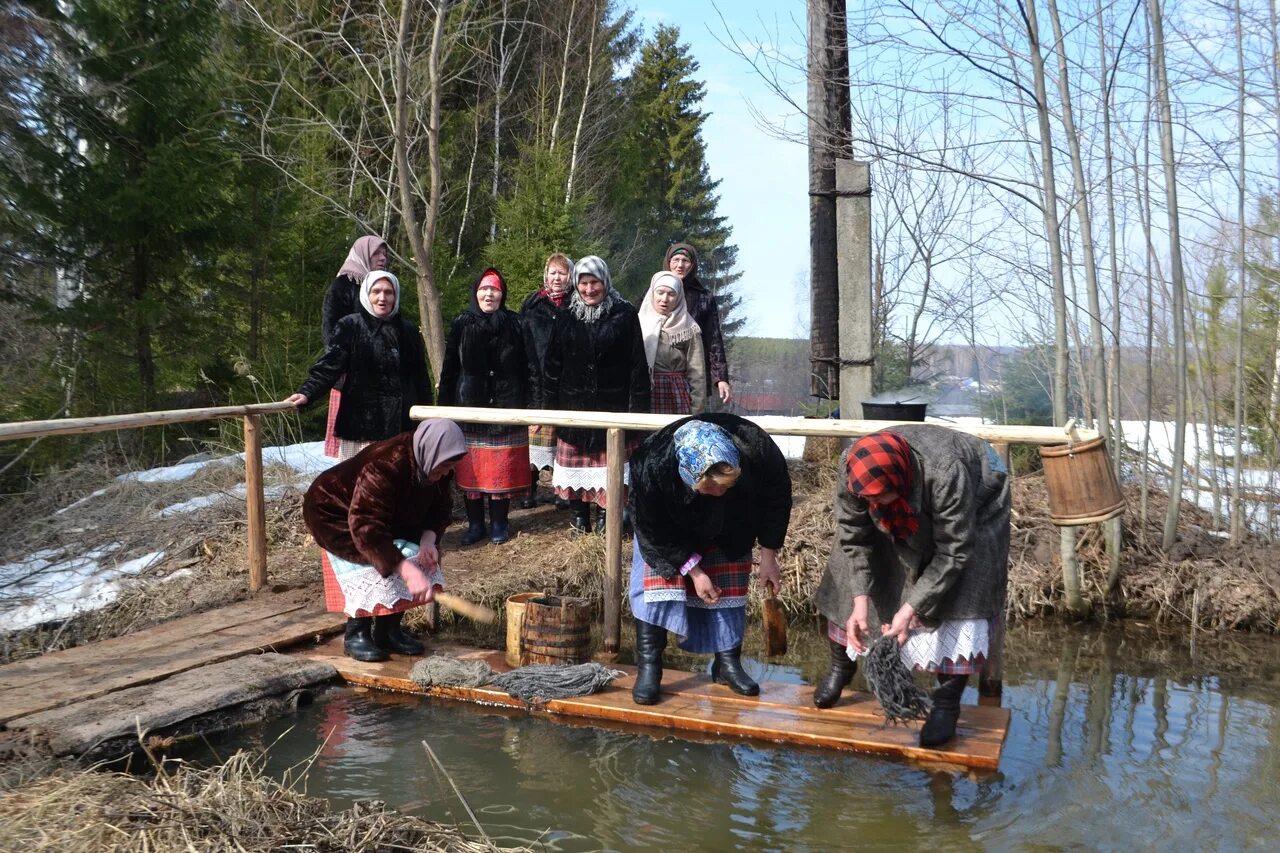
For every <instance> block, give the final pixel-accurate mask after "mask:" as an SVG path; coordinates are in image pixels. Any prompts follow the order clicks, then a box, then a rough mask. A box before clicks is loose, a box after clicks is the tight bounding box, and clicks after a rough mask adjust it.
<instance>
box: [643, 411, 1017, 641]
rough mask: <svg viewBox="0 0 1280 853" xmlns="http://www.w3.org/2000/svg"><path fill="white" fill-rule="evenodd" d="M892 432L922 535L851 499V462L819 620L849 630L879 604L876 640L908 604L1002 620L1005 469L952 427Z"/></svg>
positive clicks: (926, 611)
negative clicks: (900, 446) (864, 609)
mask: <svg viewBox="0 0 1280 853" xmlns="http://www.w3.org/2000/svg"><path fill="white" fill-rule="evenodd" d="M892 431H893V432H895V433H897V434H898V435H900V436H902V437H903V438H904V439H906V441H907V445H908V446H909V447H910V448H911V468H912V478H911V494H910V495H908V496H906V498H907V502H908V503H909V504H910V505H911V508H912V509H913V510H915V512H916V516H917V518H919V520H920V527H919V529H918V530H917V531H916V532H915V533H913V534H912V535H911V536H909V537H907V538H906V539H895V538H893V537H892V536H890V535H889V534H887V533H885V532H884V531H882V530H880V528H878V527H876V525H875V522H874V521H872V519H871V516H870V514H869V513H868V512H867V502H866V501H865V500H864V499H862V498H860V497H858V496H857V495H854V494H852V493H851V492H850V491H849V487H848V482H847V481H848V467H847V464H848V463H847V462H842V464H841V467H840V476H839V478H838V480H839V485H838V486H837V488H836V505H835V512H836V535H835V540H834V541H833V542H832V543H831V556H830V557H829V558H828V560H827V571H826V573H825V574H824V575H823V577H822V582H821V583H820V584H819V585H818V590H817V592H816V593H815V594H814V599H815V602H816V603H817V605H818V611H819V612H820V613H822V615H823V616H826V617H827V618H828V619H830V620H831V621H833V622H835V623H836V624H838V625H844V623H845V622H846V621H847V620H848V618H849V614H850V613H851V612H852V610H853V597H854V596H855V595H869V596H870V597H871V607H870V612H869V620H868V621H869V623H870V628H871V629H872V631H873V635H874V636H878V635H879V632H878V628H879V626H880V625H881V624H886V625H887V624H888V623H889V622H891V621H893V615H894V614H895V613H896V612H897V611H898V608H899V607H901V606H902V605H903V604H904V603H910V604H911V606H912V607H914V608H915V611H916V615H917V616H918V617H919V618H920V620H921V621H923V622H926V623H937V622H941V621H943V620H947V619H982V618H988V617H992V616H999V615H1000V614H1002V613H1003V612H1004V603H1005V583H1006V581H1007V579H1008V574H1009V513H1010V506H1011V504H1010V493H1009V477H1008V475H1007V474H1006V473H1005V471H1004V470H1002V469H1003V467H1004V466H1003V464H1002V463H1001V462H999V458H998V457H997V456H996V454H995V451H994V450H992V449H991V446H990V445H988V444H987V443H986V442H985V441H983V440H982V439H980V438H976V437H974V436H971V435H966V434H965V433H961V432H956V431H955V430H952V429H947V428H946V427H940V426H934V425H932V424H918V425H911V426H895V427H893V430H892ZM846 457H847V454H846ZM633 476H634V475H633Z"/></svg>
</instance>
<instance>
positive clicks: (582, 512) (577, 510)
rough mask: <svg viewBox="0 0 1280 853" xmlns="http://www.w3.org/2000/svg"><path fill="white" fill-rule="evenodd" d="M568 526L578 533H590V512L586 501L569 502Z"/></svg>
mask: <svg viewBox="0 0 1280 853" xmlns="http://www.w3.org/2000/svg"><path fill="white" fill-rule="evenodd" d="M569 526H570V527H572V528H573V529H574V530H575V531H577V532H578V533H590V532H591V510H590V509H588V508H587V504H586V501H569Z"/></svg>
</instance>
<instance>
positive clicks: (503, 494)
mask: <svg viewBox="0 0 1280 853" xmlns="http://www.w3.org/2000/svg"><path fill="white" fill-rule="evenodd" d="M460 426H461V427H462V434H463V436H464V437H465V438H466V440H467V455H466V456H464V457H462V460H461V461H460V462H459V463H458V467H457V473H456V474H455V476H456V477H457V480H458V488H460V489H462V490H463V491H464V492H466V493H467V497H468V498H469V499H471V500H475V499H476V498H482V497H484V496H486V495H488V496H489V497H491V498H496V499H498V500H501V499H503V498H512V497H516V496H517V495H523V494H526V493H527V492H528V491H529V430H528V428H527V427H522V426H515V427H503V428H502V429H501V431H500V432H496V433H495V432H493V427H491V426H489V425H488V424H461V425H460Z"/></svg>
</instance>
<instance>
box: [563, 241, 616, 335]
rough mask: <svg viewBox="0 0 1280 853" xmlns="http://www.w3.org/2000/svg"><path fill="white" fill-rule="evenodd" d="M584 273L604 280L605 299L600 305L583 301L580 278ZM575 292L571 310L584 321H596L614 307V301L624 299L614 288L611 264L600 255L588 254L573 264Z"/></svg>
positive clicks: (570, 304)
mask: <svg viewBox="0 0 1280 853" xmlns="http://www.w3.org/2000/svg"><path fill="white" fill-rule="evenodd" d="M584 275H593V276H595V277H596V278H598V279H600V281H602V282H604V299H602V300H601V301H600V303H599V304H598V305H588V304H587V303H585V302H583V301H582V294H580V293H578V279H579V278H580V277H582V276H584ZM572 286H573V293H572V295H571V296H570V297H569V310H570V311H572V312H573V316H575V317H577V318H578V319H579V320H581V321H582V322H584V323H594V322H595V321H596V320H599V319H600V318H601V317H603V316H604V315H605V314H607V313H609V309H610V308H612V307H613V303H614V302H621V301H623V299H622V295H621V294H620V293H618V291H616V290H614V289H613V278H612V277H611V276H610V275H609V265H608V264H606V263H605V262H604V259H603V258H601V257H599V256H598V255H587V256H586V257H585V258H583V259H582V260H580V261H578V262H577V263H576V264H574V265H573V284H572Z"/></svg>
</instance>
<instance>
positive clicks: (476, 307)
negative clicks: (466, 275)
mask: <svg viewBox="0 0 1280 853" xmlns="http://www.w3.org/2000/svg"><path fill="white" fill-rule="evenodd" d="M481 287H496V288H498V290H499V291H500V292H501V293H502V299H500V300H499V301H498V308H497V310H495V311H494V312H493V313H492V314H486V313H484V309H483V308H481V307H480V288H481ZM506 307H507V283H506V282H505V281H503V280H502V273H500V272H498V271H497V270H496V269H494V268H493V267H489V268H488V269H486V270H485V271H484V272H482V273H480V277H479V278H477V279H476V282H475V284H473V285H471V303H470V304H469V305H468V306H467V310H468V311H470V312H471V313H472V314H474V315H475V319H477V320H478V321H480V322H481V323H483V324H484V325H486V326H489V327H491V328H496V327H497V326H498V324H499V323H501V322H502V310H503V309H504V308H506Z"/></svg>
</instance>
